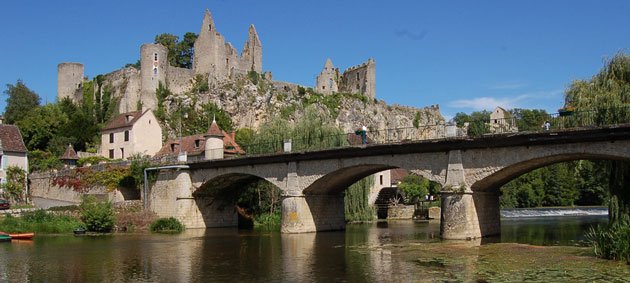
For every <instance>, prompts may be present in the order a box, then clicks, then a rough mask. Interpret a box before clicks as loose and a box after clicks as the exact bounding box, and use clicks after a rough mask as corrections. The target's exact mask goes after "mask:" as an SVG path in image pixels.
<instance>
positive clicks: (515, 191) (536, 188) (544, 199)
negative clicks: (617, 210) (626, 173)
mask: <svg viewBox="0 0 630 283" xmlns="http://www.w3.org/2000/svg"><path fill="white" fill-rule="evenodd" d="M592 164H593V163H592V162H590V161H576V162H565V163H558V164H553V165H549V166H546V167H543V168H539V169H536V170H534V171H531V172H529V173H526V174H523V175H522V176H520V177H518V178H516V179H514V180H512V181H510V182H509V183H507V184H505V185H503V186H502V187H501V193H502V195H501V197H500V203H501V207H504V208H512V207H540V206H570V205H575V204H580V205H602V204H603V203H604V201H605V199H606V194H605V192H603V191H596V192H593V187H591V184H592V183H593V179H596V178H599V177H601V176H598V177H595V176H593V175H592V174H595V173H596V171H593V168H594V167H593V165H592ZM599 181H604V180H601V179H600V180H599Z"/></svg>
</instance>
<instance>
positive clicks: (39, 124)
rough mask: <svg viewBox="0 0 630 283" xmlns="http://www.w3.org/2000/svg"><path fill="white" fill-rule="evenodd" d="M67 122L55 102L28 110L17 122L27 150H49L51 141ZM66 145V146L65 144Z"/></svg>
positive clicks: (66, 118)
mask: <svg viewBox="0 0 630 283" xmlns="http://www.w3.org/2000/svg"><path fill="white" fill-rule="evenodd" d="M66 123H68V117H67V116H66V115H65V113H63V112H62V111H61V108H60V107H59V106H58V105H57V104H46V105H44V106H42V107H37V108H35V109H32V110H31V111H29V113H28V114H27V115H26V116H25V117H23V118H22V119H21V120H19V121H18V122H17V126H18V127H19V128H20V131H21V132H22V138H23V139H24V143H25V144H26V147H27V148H28V150H29V151H32V150H44V151H45V150H50V149H51V147H52V146H53V145H52V141H53V140H55V138H56V137H57V136H58V135H59V133H60V131H61V129H62V128H63V127H65V125H66ZM66 146H68V145H67V144H66Z"/></svg>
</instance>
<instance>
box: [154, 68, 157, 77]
mask: <svg viewBox="0 0 630 283" xmlns="http://www.w3.org/2000/svg"><path fill="white" fill-rule="evenodd" d="M153 75H155V76H157V68H153Z"/></svg>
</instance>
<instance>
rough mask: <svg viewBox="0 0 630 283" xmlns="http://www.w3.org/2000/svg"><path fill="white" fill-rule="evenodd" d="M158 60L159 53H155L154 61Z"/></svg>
mask: <svg viewBox="0 0 630 283" xmlns="http://www.w3.org/2000/svg"><path fill="white" fill-rule="evenodd" d="M157 60H158V55H157V53H153V61H157Z"/></svg>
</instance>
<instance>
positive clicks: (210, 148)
mask: <svg viewBox="0 0 630 283" xmlns="http://www.w3.org/2000/svg"><path fill="white" fill-rule="evenodd" d="M204 137H205V138H206V144H205V151H204V154H205V157H206V160H213V159H223V131H221V128H219V125H217V122H216V121H215V120H214V119H212V124H211V125H210V128H209V129H208V132H207V133H206V134H205V135H204Z"/></svg>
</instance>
